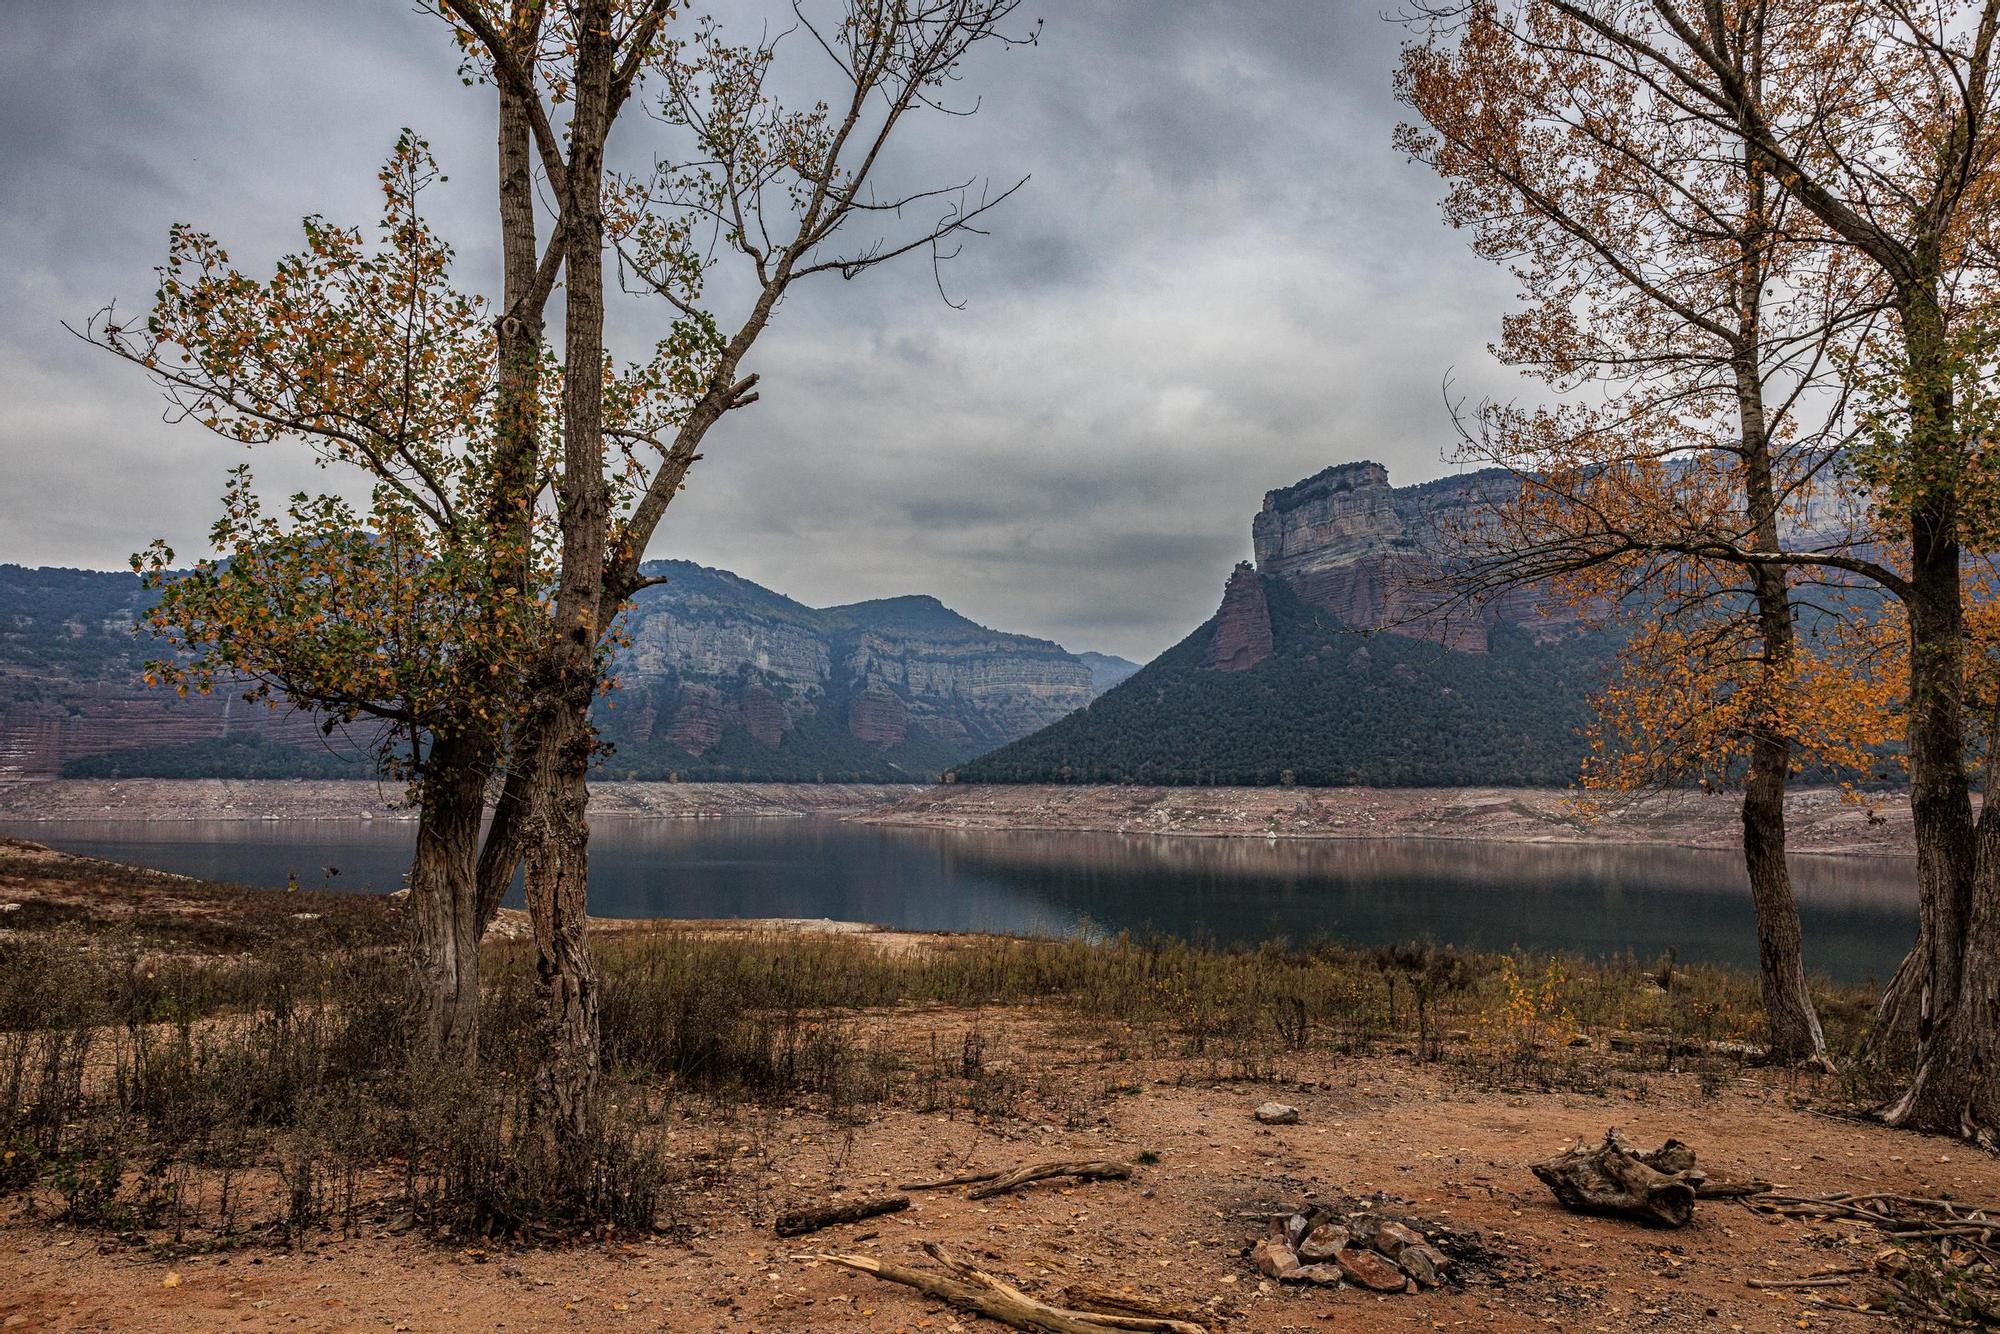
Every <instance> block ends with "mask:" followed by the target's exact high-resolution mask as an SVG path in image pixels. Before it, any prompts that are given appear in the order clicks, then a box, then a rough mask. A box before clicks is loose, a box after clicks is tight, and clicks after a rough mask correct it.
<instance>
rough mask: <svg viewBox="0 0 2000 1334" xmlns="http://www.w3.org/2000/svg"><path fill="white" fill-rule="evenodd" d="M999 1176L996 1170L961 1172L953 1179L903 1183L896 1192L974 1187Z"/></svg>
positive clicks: (945, 1178)
mask: <svg viewBox="0 0 2000 1334" xmlns="http://www.w3.org/2000/svg"><path fill="white" fill-rule="evenodd" d="M999 1175H1000V1171H999V1169H998V1168H995V1169H994V1170H993V1171H991V1172H961V1173H959V1174H958V1175H957V1176H955V1177H942V1178H940V1179H938V1180H936V1181H905V1182H903V1183H902V1184H901V1185H899V1186H897V1187H896V1189H897V1190H942V1189H943V1188H944V1187H946V1186H976V1185H978V1184H979V1183H980V1182H982V1181H991V1180H993V1179H994V1178H995V1177H997V1176H999Z"/></svg>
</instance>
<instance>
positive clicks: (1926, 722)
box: [1877, 289, 1990, 1135]
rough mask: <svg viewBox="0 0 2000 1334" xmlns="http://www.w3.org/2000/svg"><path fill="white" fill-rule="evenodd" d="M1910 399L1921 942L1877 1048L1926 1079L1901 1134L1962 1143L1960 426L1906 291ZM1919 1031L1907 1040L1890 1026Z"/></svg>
mask: <svg viewBox="0 0 2000 1334" xmlns="http://www.w3.org/2000/svg"><path fill="white" fill-rule="evenodd" d="M1899 314H1900V316H1901V321H1902V326H1903V327H1902V333H1903V341H1904V346H1905V348H1906V352H1907V358H1908V363H1909V375H1910V380H1911V384H1912V386H1913V388H1912V393H1911V399H1910V449H1909V453H1910V456H1911V459H1910V464H1909V467H1910V470H1911V472H1912V474H1913V476H1914V478H1915V487H1914V489H1915V494H1914V495H1913V496H1912V498H1911V500H1910V596H1909V598H1908V599H1907V605H1908V611H1909V621H1910V694H1909V716H1908V723H1907V737H1908V749H1909V760H1910V814H1911V817H1912V821H1913V823H1914V825H1915V827H1916V839H1917V895H1918V903H1917V945H1916V949H1915V950H1914V951H1913V952H1912V958H1911V960H1910V961H1909V962H1907V963H1906V964H1905V966H1904V967H1901V968H1899V969H1898V970H1897V972H1896V979H1895V985H1894V987H1892V989H1891V991H1890V993H1889V994H1887V995H1885V996H1884V997H1883V1001H1882V1007H1881V1010H1880V1011H1879V1013H1878V1016H1877V1018H1878V1026H1879V1027H1880V1028H1881V1029H1882V1037H1881V1039H1880V1040H1879V1042H1878V1049H1894V1048H1895V1047H1898V1046H1903V1047H1912V1046H1913V1047H1914V1048H1915V1051H1916V1054H1917V1073H1916V1075H1915V1077H1914V1078H1913V1079H1912V1081H1911V1083H1910V1085H1909V1087H1908V1088H1907V1089H1906V1090H1905V1092H1904V1093H1903V1096H1902V1097H1900V1098H1898V1099H1897V1100H1896V1101H1895V1102H1894V1103H1892V1104H1891V1105H1890V1106H1889V1107H1888V1108H1886V1109H1885V1110H1884V1112H1883V1119H1884V1120H1886V1121H1888V1122H1889V1123H1890V1124H1891V1125H1898V1126H1905V1127H1908V1128H1910V1129H1916V1130H1932V1131H1936V1132H1939V1133H1941V1134H1951V1135H1956V1134H1959V1133H1962V1130H1963V1113H1964V1110H1965V1109H1966V1108H1968V1107H1971V1106H1973V1105H1974V1104H1975V1103H1977V1102H1979V1101H1980V1094H1979V1091H1978V1088H1977V1085H1978V1084H1979V1083H1980V1082H1981V1081H1982V1080H1983V1079H1984V1078H1985V1076H1984V1073H1983V1069H1982V1066H1981V1064H1980V1062H1979V1060H1978V1058H1977V1057H1976V1054H1975V1051H1974V1050H1973V1049H1974V1048H1979V1047H1983V1046H1984V1045H1985V1044H1986V1043H1987V1042H1988V1041H1990V1038H1988V1037H1987V1036H1985V1035H1984V1034H1983V1033H1981V1032H1980V1026H1981V1025H1982V1024H1984V1025H1986V1031H1987V1032H1990V1016H1987V1015H1985V1013H1984V1011H1986V1010H1987V1009H1988V1008H1989V1007H1986V1006H1974V1007H1973V1011H1974V1012H1973V1013H1971V1014H1968V1015H1966V1016H1958V1015H1956V1014H1955V1011H1956V1009H1957V1006H1958V1002H1959V998H1960V987H1961V982H1962V980H1963V971H1962V965H1963V963H1964V956H1965V951H1966V945H1967V942H1968V932H1969V928H1970V925H1971V922H1970V919H1971V916H1972V904H1973V894H1972V890H1973V874H1974V870H1975V863H1976V861H1977V852H1976V849H1975V846H1974V830H1973V824H1972V798H1971V791H1970V786H1969V784H1968V783H1967V781H1966V775H1965V724H1964V713H1963V707H1962V705H1961V702H1960V701H1961V691H1962V687H1963V685H1964V670H1963V659H1962V652H1963V647H1962V644H1961V639H1960V637H1961V635H1962V634H1963V631H1964V618H1963V602H1962V597H1963V593H1962V588H1961V584H1960V568H1959V567H1960V560H1961V553H1960V548H1959V540H1958V496H1957V491H1956V480H1955V479H1956V475H1957V472H1956V468H1955V466H1953V465H1954V462H1955V458H1956V454H1957V436H1956V423H1955V420H1954V404H1953V398H1952V388H1951V378H1952V368H1951V364H1950V358H1949V354H1948V351H1947V347H1946V339H1945V333H1944V318H1943V315H1942V313H1941V311H1940V310H1939V308H1938V305H1937V301H1936V298H1935V295H1934V293H1932V292H1931V291H1929V290H1928V289H1923V290H1917V291H1914V292H1906V294H1905V297H1904V300H1903V302H1902V306H1901V309H1900V311H1899ZM1905 1024H1907V1025H1909V1031H1908V1032H1905V1031H1903V1030H1901V1029H1900V1028H1898V1027H1892V1025H1905Z"/></svg>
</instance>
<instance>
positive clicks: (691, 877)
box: [0, 818, 1916, 981]
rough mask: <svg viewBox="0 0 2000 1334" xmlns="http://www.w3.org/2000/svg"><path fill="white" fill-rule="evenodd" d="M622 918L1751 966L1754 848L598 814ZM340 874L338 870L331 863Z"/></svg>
mask: <svg viewBox="0 0 2000 1334" xmlns="http://www.w3.org/2000/svg"><path fill="white" fill-rule="evenodd" d="M0 833H5V834H12V835H14V836H16V837H20V838H28V839H33V840H35V841H36V842H39V843H46V844H49V845H50V846H52V847H57V848H62V849H65V850H67V851H71V852H80V853H87V854H90V855H92V856H98V857H108V858H111V859H113V860H117V861H124V862H132V863H137V864H140V865H144V866H153V867H158V868H160V869H162V870H168V871H178V872H181V873H183V874H187V875H196V876H202V877H205V878H208V879H215V880H226V881H234V882H237V883H241V884H250V885H263V886H268V887H271V888H282V887H283V886H284V884H285V882H286V878H287V876H289V875H292V874H296V875H297V876H298V878H299V883H300V884H301V885H304V886H306V887H308V888H318V887H322V886H325V887H330V888H335V889H343V890H352V891H357V892H385V891H388V890H393V889H397V888H400V887H401V885H402V875H403V871H404V869H405V866H406V864H407V859H408V857H409V851H410V845H411V842H412V840H413V839H414V837H415V829H414V826H413V825H411V824H409V823H407V822H401V821H373V822H365V821H357V822H344V821H317V820H297V821H288V820H263V821H250V820H240V821H239V820H218V821H189V822H164V821H105V822H101V823H98V822H91V823H79V822H59V823H48V824H36V823H5V822H0ZM590 846H591V854H592V857H591V887H590V908H591V911H592V912H594V913H598V914H601V915H603V916H606V917H830V918H835V919H841V920H850V921H860V922H875V923H880V924H882V925H885V926H896V927H906V928H910V929H914V930H941V931H1004V932H1021V933H1032V934H1039V935H1060V934H1069V933H1075V932H1079V931H1111V932H1115V931H1121V930H1132V931H1135V932H1144V931H1149V930H1157V931H1165V932H1169V933H1172V934H1175V935H1181V936H1188V937H1193V938H1197V939H1206V940H1211V941H1215V942H1218V943H1235V942H1247V941H1260V940H1267V939H1271V938H1273V937H1279V936H1282V937H1285V938H1288V939H1290V940H1292V941H1294V942H1297V943H1309V942H1312V941H1315V940H1320V939H1327V938H1340V939H1344V940H1350V941H1355V942H1359V943H1362V944H1369V945H1374V944H1384V943H1389V942H1393V941H1398V940H1409V939H1415V938H1420V937H1425V936H1429V937H1433V938H1435V939H1437V940H1440V941H1444V942H1447V943H1450V944H1456V945H1464V946H1469V947H1472V948H1477V949H1496V950H1505V949H1511V948H1514V947H1516V946H1518V947H1521V948H1523V949H1527V950H1531V951H1552V950H1575V951H1579V952H1582V953H1586V954H1591V955H1611V954H1623V953H1625V952H1626V951H1627V950H1630V951H1631V952H1633V953H1634V954H1636V955H1638V956H1639V957H1641V958H1642V959H1651V958H1653V957H1655V956H1657V955H1659V954H1661V953H1663V952H1664V951H1666V950H1669V949H1671V950H1674V951H1675V952H1676V953H1677V955H1678V956H1679V957H1680V958H1681V959H1682V960H1685V961H1696V960H1701V961H1710V962H1717V963H1731V964H1736V965H1739V966H1742V967H1754V966H1755V965H1756V960H1757V956H1756V944H1755V940H1754V938H1753V936H1752V918H1751V910H1750V898H1749V891H1748V888H1747V886H1746V883H1745V880H1744V875H1743V868H1742V865H1741V863H1740V861H1739V860H1738V859H1737V857H1736V856H1734V855H1733V854H1730V853H1725V852H1698V851H1694V850H1691V849H1682V848H1662V847H1633V848H1616V847H1572V846H1523V845H1518V844H1503V843H1474V842H1451V841H1443V840H1402V839H1397V840H1390V839H1382V840H1354V841H1347V840H1324V841H1309V840H1290V841H1287V840H1275V841H1274V840H1263V839H1209V838H1172V837H1158V836H1151V837H1149V836H1143V835H1130V836H1128V835H1121V834H1072V833H1036V832H1018V833H990V832H972V831H956V830H926V829H885V828H879V827H873V826H867V825H854V824H843V823H841V822H839V821H837V820H830V819H813V818H808V819H757V818H738V819H717V820H622V819H621V820H601V821H599V822H597V823H596V824H595V825H594V826H593V827H592V831H591V841H590ZM327 868H336V869H337V871H338V874H332V875H329V874H328V870H327ZM1792 868H1793V872H1792V873H1793V876H1794V878H1795V880H1796V882H1797V885H1798V890H1799V900H1800V904H1799V906H1800V912H1801V915H1802V917H1803V919H1804V926H1805V939H1806V962H1807V966H1808V967H1809V968H1811V969H1812V970H1813V971H1815V972H1823V973H1826V974H1828V975H1830V976H1832V977H1835V978H1838V979H1840V980H1843V981H1861V980H1864V979H1867V978H1869V977H1877V978H1880V977H1886V976H1887V975H1888V973H1889V971H1890V970H1891V969H1893V968H1894V967H1895V965H1896V963H1897V961H1898V960H1899V959H1901V958H1902V955H1903V952H1904V951H1905V950H1906V949H1908V948H1909V945H1910V942H1911V940H1912V938H1913V937H1914V935H1915V931H1916V887H1915V877H1916V870H1915V862H1914V861H1913V860H1911V859H1908V858H1891V857H1797V858H1794V859H1793V862H1792Z"/></svg>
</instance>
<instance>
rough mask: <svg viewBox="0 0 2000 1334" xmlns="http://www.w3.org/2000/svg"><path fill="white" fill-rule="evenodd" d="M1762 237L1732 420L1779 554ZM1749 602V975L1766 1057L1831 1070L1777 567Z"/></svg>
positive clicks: (1747, 486)
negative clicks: (1799, 845)
mask: <svg viewBox="0 0 2000 1334" xmlns="http://www.w3.org/2000/svg"><path fill="white" fill-rule="evenodd" d="M1745 169H1746V174H1747V178H1748V180H1749V182H1750V184H1751V189H1752V191H1753V195H1752V198H1751V201H1750V203H1751V215H1752V216H1753V217H1761V216H1762V215H1763V185H1764V176H1763V173H1762V171H1761V170H1760V169H1759V166H1758V164H1757V160H1756V158H1755V156H1754V155H1748V154H1746V158H1745ZM1762 244H1763V238H1762V236H1761V235H1760V234H1758V233H1755V232H1753V233H1752V234H1751V236H1750V237H1749V238H1747V240H1746V244H1745V246H1744V254H1743V262H1742V266H1741V270H1742V272H1741V281H1740V283H1739V287H1738V299H1737V306H1738V313H1739V315H1740V317H1741V325H1740V328H1741V335H1740V338H1739V341H1738V342H1737V344H1736V348H1735V355H1734V357H1733V361H1734V364H1735V373H1736V407H1737V422H1738V427H1739V431H1740V433H1741V436H1742V442H1743V454H1742V458H1743V472H1744V500H1745V508H1746V513H1747V516H1748V517H1749V519H1750V523H1751V527H1752V530H1753V532H1754V534H1755V537H1756V542H1757V545H1758V547H1759V548H1760V549H1762V550H1764V551H1776V550H1779V549H1780V534H1779V530H1778V500H1777V485H1776V481H1775V479H1774V478H1773V476H1772V472H1773V466H1772V462H1771V441H1770V432H1769V426H1768V423H1767V420H1766V417H1765V412H1764V381H1763V373H1762V372H1763V367H1762V365H1761V360H1762V327H1763V326H1762V313H1761V304H1762V299H1763V298H1762V293H1763V286H1764V274H1763V260H1762ZM1750 581H1751V588H1752V591H1753V592H1754V594H1755V596H1756V602H1757V633H1758V637H1759V638H1760V639H1761V640H1762V641H1763V661H1762V663H1761V665H1760V669H1759V670H1760V673H1761V676H1762V680H1761V681H1760V682H1759V683H1758V691H1759V698H1758V707H1757V709H1756V711H1755V715H1754V716H1753V718H1752V719H1751V727H1752V728H1753V729H1754V730H1753V735H1752V736H1751V738H1750V769H1749V773H1748V774H1747V775H1746V777H1745V782H1744V791H1743V861H1744V866H1745V867H1746V869H1747V870H1748V872H1749V876H1750V898H1751V902H1752V903H1753V905H1754V906H1755V908H1756V911H1757V962H1758V976H1759V981H1760V983H1761V985H1762V989H1763V996H1764V1015H1765V1018H1766V1021H1767V1022H1768V1024H1769V1027H1770V1033H1771V1043H1770V1049H1769V1056H1770V1059H1772V1060H1774V1061H1783V1062H1788V1063H1791V1062H1800V1063H1809V1064H1816V1065H1820V1066H1831V1064H1832V1062H1831V1061H1830V1060H1829V1059H1828V1057H1827V1053H1826V1037H1825V1035H1824V1034H1823V1033H1822V1032H1821V1031H1820V1024H1819V1014H1818V1013H1817V1011H1815V1010H1814V1009H1813V1002H1812V993H1811V992H1810V991H1808V990H1807V988H1806V968H1805V955H1804V949H1803V944H1802V941H1801V939H1800V931H1799V905H1798V900H1797V899H1796V898H1795V897H1794V895H1793V893H1792V873H1791V868H1790V867H1788V866H1787V865H1786V864H1785V787H1786V784H1787V783H1789V782H1790V780H1791V763H1792V736H1791V733H1790V731H1789V730H1788V729H1789V726H1790V724H1789V723H1788V721H1787V720H1786V708H1785V700H1786V698H1787V697H1788V696H1789V694H1790V693H1791V688H1792V670H1793V664H1794V662H1795V660H1796V656H1797V652H1798V632H1797V627H1796V626H1795V625H1794V624H1793V622H1792V600H1791V590H1790V587H1789V585H1788V583H1787V580H1786V575H1785V571H1784V570H1782V569H1780V568H1777V567H1775V566H1770V565H1753V566H1751V567H1750Z"/></svg>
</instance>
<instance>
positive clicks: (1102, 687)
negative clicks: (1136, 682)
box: [1076, 653, 1139, 699]
mask: <svg viewBox="0 0 2000 1334" xmlns="http://www.w3.org/2000/svg"><path fill="white" fill-rule="evenodd" d="M1076 656H1077V658H1078V659H1079V660H1080V661H1081V662H1082V663H1083V665H1084V666H1086V667H1088V668H1090V697H1091V698H1092V699H1095V698H1097V697H1098V696H1099V695H1101V694H1103V693H1104V692H1105V691H1107V690H1109V689H1111V687H1113V686H1115V685H1117V684H1118V683H1119V682H1120V681H1123V680H1124V679H1125V678H1126V677H1128V676H1130V675H1131V674H1132V673H1134V672H1136V671H1138V670H1139V664H1138V663H1136V662H1133V661H1132V660H1131V659H1129V658H1121V657H1118V656H1117V655H1116V654H1112V653H1079V654H1077V655H1076Z"/></svg>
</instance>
